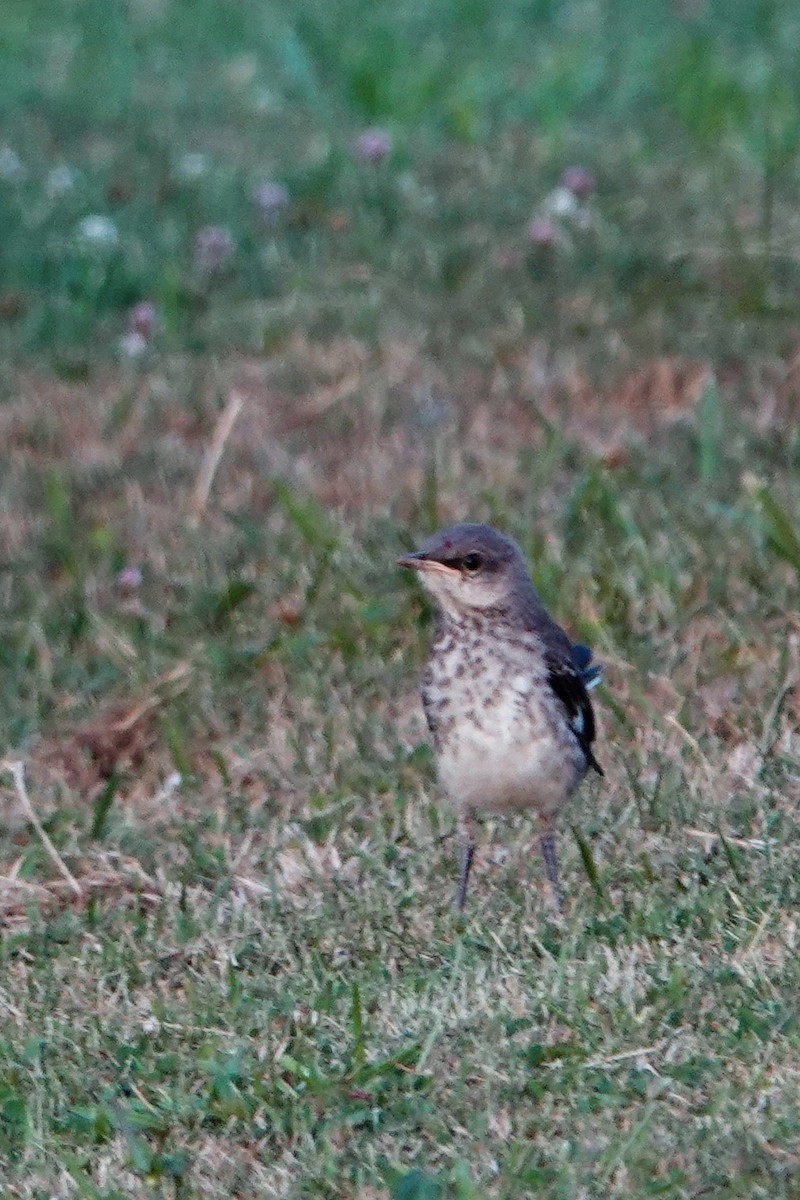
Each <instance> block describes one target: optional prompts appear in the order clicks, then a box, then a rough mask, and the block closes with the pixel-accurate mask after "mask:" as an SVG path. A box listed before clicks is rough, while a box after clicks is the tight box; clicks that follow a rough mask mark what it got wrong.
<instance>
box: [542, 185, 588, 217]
mask: <svg viewBox="0 0 800 1200" xmlns="http://www.w3.org/2000/svg"><path fill="white" fill-rule="evenodd" d="M579 208H580V201H579V200H578V197H577V196H576V195H575V193H574V192H572V191H570V189H569V188H567V187H557V188H555V189H554V190H553V191H552V192H551V193H550V195H549V196H548V197H547V199H546V200H545V202H544V209H545V212H547V213H548V214H549V215H550V216H551V217H574V216H575V214H576V213H577V211H578V209H579Z"/></svg>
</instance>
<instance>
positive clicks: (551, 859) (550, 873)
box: [539, 830, 564, 913]
mask: <svg viewBox="0 0 800 1200" xmlns="http://www.w3.org/2000/svg"><path fill="white" fill-rule="evenodd" d="M539 848H540V850H541V852H542V858H543V859H544V869H545V871H546V872H547V879H548V882H549V884H550V896H551V898H552V900H553V906H554V907H555V910H556V912H558V913H563V911H564V900H563V897H562V895H561V884H560V883H559V881H558V858H557V856H556V838H555V834H554V833H552V832H551V831H549V830H548V831H546V832H545V833H542V834H541V835H540V837H539Z"/></svg>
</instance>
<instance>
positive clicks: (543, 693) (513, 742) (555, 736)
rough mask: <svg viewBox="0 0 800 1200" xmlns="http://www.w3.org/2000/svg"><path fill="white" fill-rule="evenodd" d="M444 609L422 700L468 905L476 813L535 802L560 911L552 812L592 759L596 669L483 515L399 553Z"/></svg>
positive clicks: (461, 894) (461, 895)
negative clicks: (452, 815) (451, 814)
mask: <svg viewBox="0 0 800 1200" xmlns="http://www.w3.org/2000/svg"><path fill="white" fill-rule="evenodd" d="M398 563H399V565H400V566H401V567H410V568H411V569H412V570H415V571H418V572H419V575H420V579H421V581H422V583H424V584H425V586H426V587H427V588H428V590H429V591H430V592H432V593H433V596H434V599H435V600H436V602H437V606H438V609H439V612H438V620H437V625H436V631H435V634H434V638H433V643H432V645H431V648H430V653H429V656H428V662H427V666H426V669H425V675H424V678H423V684H422V703H423V706H424V709H425V716H426V717H427V720H428V725H429V726H430V730H431V733H432V735H433V740H434V743H435V746H436V754H437V760H438V768H439V779H440V781H441V783H442V785H443V787H444V789H445V791H446V792H447V794H448V796H449V797H450V799H451V801H452V802H453V803H454V805H455V808H456V812H457V814H458V824H459V835H460V839H461V868H460V875H459V883H458V893H457V898H456V904H457V907H458V909H459V910H461V909H463V907H464V900H465V898H466V894H467V882H468V879H469V871H470V867H471V865H472V858H473V855H474V853H475V814H476V813H477V812H479V811H488V812H497V813H514V812H519V811H521V810H522V809H527V808H532V809H533V810H534V811H535V813H536V816H537V819H538V827H539V844H540V847H541V851H542V857H543V859H544V864H545V868H546V871H547V878H548V879H549V881H550V888H551V891H552V896H553V902H554V904H555V906H556V908H558V909H559V911H560V910H561V907H562V901H561V888H560V886H559V882H558V861H557V858H556V843H555V836H554V832H553V829H554V823H555V818H556V815H557V814H558V812H559V811H560V809H561V808H562V807H563V806H564V805H565V804H566V802H567V800H568V799H569V798H570V796H571V795H572V793H573V792H574V791H575V790H576V788H577V787H578V784H579V783H580V782H581V780H582V779H583V776H584V775H585V774H586V772H587V770H588V769H589V767H592V768H593V769H594V770H595V771H597V773H598V774H599V775H602V774H603V771H602V768H601V767H600V764H599V763H598V762H597V759H596V758H595V756H594V754H593V752H592V742H593V741H594V737H595V723H594V713H593V711H592V704H591V700H590V699H589V688H591V687H592V686H593V685H594V684H595V683H597V681H598V679H599V677H600V668H599V667H597V666H591V665H590V663H591V658H592V654H591V651H590V650H588V649H587V647H586V646H577V645H573V643H572V642H571V641H570V639H569V638H568V637H567V635H566V633H565V632H564V630H563V629H562V628H561V627H560V626H559V625H557V624H556V623H555V621H554V620H553V619H552V617H550V616H549V615H548V614H547V612H546V611H545V609H544V607H543V605H542V602H541V600H540V599H539V597H538V596H537V594H536V592H535V590H534V587H533V584H532V583H531V579H530V576H529V574H528V571H527V568H526V566H525V561H524V559H523V557H522V554H521V552H520V550H519V547H518V546H517V545H516V544H515V543H514V542H512V541H511V539H510V538H507V537H504V536H503V534H501V533H498V532H497V530H495V529H490V528H489V527H488V526H487V525H453V526H451V527H450V528H449V529H442V530H440V531H439V533H435V534H434V535H433V537H431V538H429V539H428V541H427V542H425V544H424V545H423V547H422V549H421V550H418V551H417V553H416V554H406V555H404V556H403V557H402V558H401V559H399V560H398Z"/></svg>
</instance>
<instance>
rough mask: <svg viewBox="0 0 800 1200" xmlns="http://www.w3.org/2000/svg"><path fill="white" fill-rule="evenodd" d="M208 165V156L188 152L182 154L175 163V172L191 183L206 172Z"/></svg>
mask: <svg viewBox="0 0 800 1200" xmlns="http://www.w3.org/2000/svg"><path fill="white" fill-rule="evenodd" d="M208 167H209V162H208V156H207V155H205V154H196V153H189V154H184V155H182V156H181V157H180V158H179V159H178V161H177V163H176V165H175V174H176V175H177V176H178V178H179V179H183V180H185V181H186V182H187V183H193V182H194V180H195V179H200V178H201V177H202V176H203V175H205V174H207V172H208Z"/></svg>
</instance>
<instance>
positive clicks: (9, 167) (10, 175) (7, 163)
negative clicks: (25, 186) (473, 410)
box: [0, 146, 28, 183]
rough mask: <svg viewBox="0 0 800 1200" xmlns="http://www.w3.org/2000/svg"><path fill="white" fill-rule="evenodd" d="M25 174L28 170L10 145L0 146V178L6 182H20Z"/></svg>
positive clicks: (26, 174)
mask: <svg viewBox="0 0 800 1200" xmlns="http://www.w3.org/2000/svg"><path fill="white" fill-rule="evenodd" d="M27 176H28V172H27V171H26V170H25V167H24V165H23V162H22V159H21V158H20V157H19V155H18V154H17V152H16V151H15V150H12V149H11V147H10V146H3V147H2V148H0V179H5V180H6V181H7V182H8V183H21V182H22V181H23V179H26V178H27Z"/></svg>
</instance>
